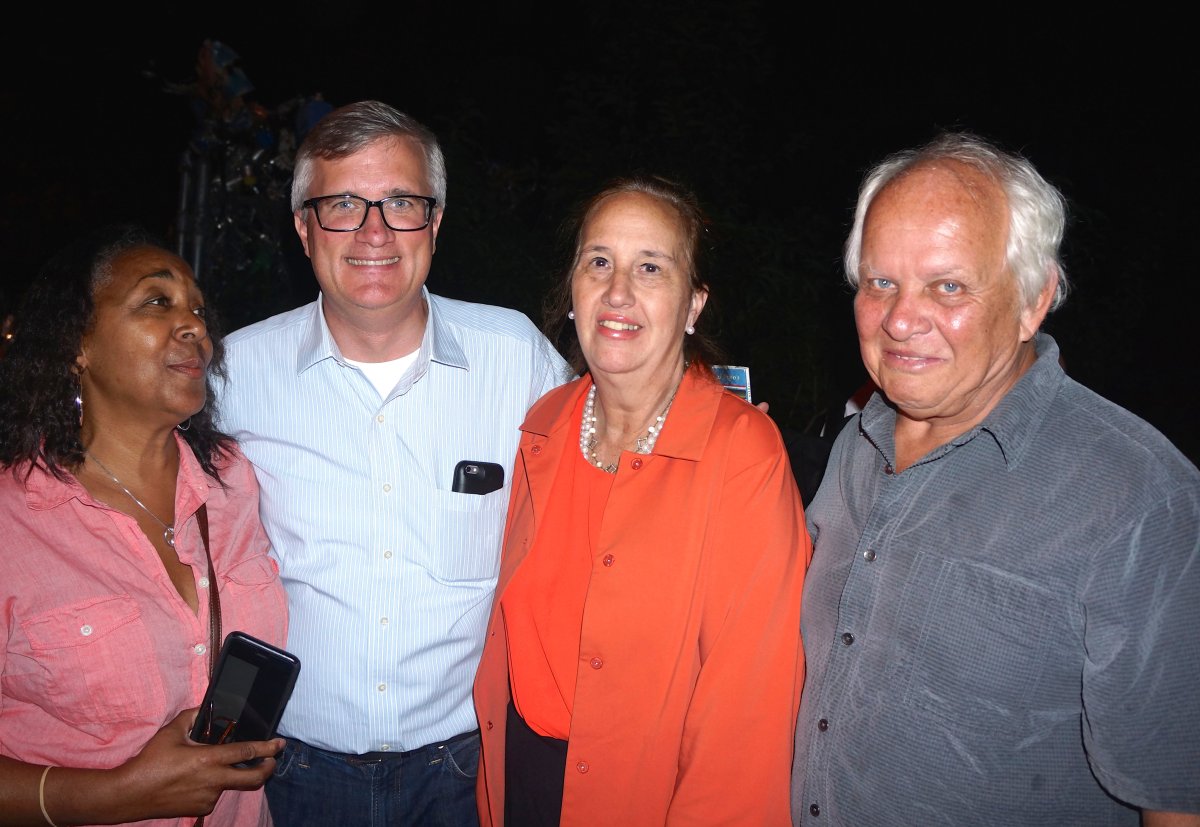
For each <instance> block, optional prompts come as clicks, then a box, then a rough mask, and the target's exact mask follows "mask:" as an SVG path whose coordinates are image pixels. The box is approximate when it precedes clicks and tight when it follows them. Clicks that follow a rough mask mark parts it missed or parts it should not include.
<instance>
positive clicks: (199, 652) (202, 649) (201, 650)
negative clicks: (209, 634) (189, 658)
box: [192, 643, 208, 655]
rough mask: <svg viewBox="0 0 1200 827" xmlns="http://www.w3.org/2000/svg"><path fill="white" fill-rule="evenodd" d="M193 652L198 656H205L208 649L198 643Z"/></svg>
mask: <svg viewBox="0 0 1200 827" xmlns="http://www.w3.org/2000/svg"><path fill="white" fill-rule="evenodd" d="M192 651H193V652H195V653H196V654H197V655H203V654H204V653H205V652H207V651H208V647H207V646H205V645H204V644H203V643H197V644H196V645H195V646H193V647H192Z"/></svg>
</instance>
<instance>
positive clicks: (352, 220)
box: [301, 195, 437, 233]
mask: <svg viewBox="0 0 1200 827" xmlns="http://www.w3.org/2000/svg"><path fill="white" fill-rule="evenodd" d="M301 206H304V207H310V208H311V209H312V211H313V212H314V213H316V215H317V223H318V224H320V225H321V229H322V230H328V231H329V232H331V233H352V232H354V231H355V230H358V229H361V228H362V225H363V224H366V223H367V212H368V211H369V210H370V209H371V207H379V214H380V215H381V216H383V223H384V224H386V225H387V226H388V228H389V229H392V230H396V231H397V232H401V233H408V232H412V231H413V230H423V229H425V228H426V227H428V226H429V221H430V219H432V218H433V208H434V207H436V206H437V199H436V198H434V197H432V196H429V195H390V196H388V197H387V198H384V199H383V200H382V201H369V200H368V199H366V198H362V197H360V196H357V195H322V196H319V197H317V198H310V199H308V200H307V201H305V202H304V203H303V204H302V205H301Z"/></svg>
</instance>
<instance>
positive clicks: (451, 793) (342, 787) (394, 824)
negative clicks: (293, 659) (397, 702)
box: [266, 730, 479, 827]
mask: <svg viewBox="0 0 1200 827" xmlns="http://www.w3.org/2000/svg"><path fill="white" fill-rule="evenodd" d="M478 772H479V731H478V730H475V731H474V732H468V733H465V734H463V735H458V736H455V737H454V738H451V739H450V740H448V741H442V742H440V743H437V744H430V745H428V746H424V747H418V748H416V749H413V750H409V751H408V752H395V753H392V752H373V753H368V754H366V755H346V754H343V753H340V752H329V751H327V750H323V749H317V748H316V747H313V746H309V745H308V744H306V743H304V742H303V741H297V740H295V739H292V738H289V739H288V742H287V746H286V747H284V749H283V753H282V754H281V755H280V756H279V765H278V766H277V767H276V768H275V774H274V775H273V776H272V777H271V778H270V779H269V780H268V781H267V785H266V792H267V803H268V805H270V808H271V818H272V820H273V821H274V822H275V827H479V812H478V810H477V809H476V805H475V776H476V775H477V774H478Z"/></svg>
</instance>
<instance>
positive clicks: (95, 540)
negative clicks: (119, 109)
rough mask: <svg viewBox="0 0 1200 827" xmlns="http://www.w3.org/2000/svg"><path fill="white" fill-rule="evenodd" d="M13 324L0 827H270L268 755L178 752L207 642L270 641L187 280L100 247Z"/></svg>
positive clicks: (254, 530)
mask: <svg viewBox="0 0 1200 827" xmlns="http://www.w3.org/2000/svg"><path fill="white" fill-rule="evenodd" d="M17 324H18V327H17V333H16V337H15V339H14V341H13V343H12V345H11V347H10V348H9V350H8V352H7V354H6V355H5V357H4V358H3V360H0V469H3V473H0V530H2V531H3V538H4V539H3V550H2V552H0V825H7V824H28V823H36V822H37V821H39V820H42V821H44V822H45V823H47V824H59V825H63V824H93V823H97V824H98V823H103V824H113V823H128V822H139V823H147V824H154V825H168V824H172V825H174V824H180V825H182V824H186V825H189V827H190V825H192V824H193V823H195V820H196V817H197V816H206V815H209V814H210V813H211V816H210V818H209V820H208V823H209V825H220V826H221V827H227V825H233V826H234V827H242V826H243V825H264V824H270V816H269V814H268V811H267V807H266V805H265V799H264V797H263V793H262V785H263V783H264V782H265V781H266V779H267V778H268V777H270V775H271V773H272V771H273V770H274V767H275V761H274V759H273V758H272V757H271V756H273V755H274V754H275V753H276V752H277V751H278V750H279V749H281V748H282V746H283V742H282V740H281V739H274V740H271V741H255V742H242V743H232V744H222V745H219V746H206V745H200V744H197V743H195V742H194V741H192V740H191V739H189V738H188V728H189V726H190V724H191V723H192V721H193V719H194V718H195V715H196V707H197V706H198V705H199V703H200V700H201V697H202V696H203V694H204V690H205V688H206V686H207V685H208V679H209V669H210V657H211V655H212V653H213V652H214V650H215V649H216V648H217V647H215V646H214V645H213V641H214V639H216V640H219V637H218V638H214V635H219V634H220V632H219V631H218V630H220V629H224V630H225V631H226V632H228V631H231V630H234V629H241V630H244V631H246V632H248V633H250V634H251V635H254V636H255V637H259V638H262V639H264V640H266V641H269V642H271V643H274V644H276V645H283V643H284V641H285V636H286V632H287V619H286V604H285V600H284V594H283V589H282V587H281V585H280V583H279V577H278V570H277V568H276V566H275V564H274V562H273V561H272V560H271V558H270V557H269V556H268V554H267V551H268V542H267V538H266V535H265V534H264V532H263V529H262V526H261V525H260V523H259V519H258V487H257V484H256V482H255V478H254V474H253V469H252V468H251V467H250V464H249V462H248V461H247V460H246V459H245V458H244V457H243V456H242V454H241V452H240V451H239V449H238V447H237V445H236V443H235V442H234V441H233V440H232V439H230V438H229V437H227V436H225V435H224V434H221V433H220V432H218V431H217V430H216V429H215V427H214V426H213V423H212V416H211V414H212V411H211V405H212V398H213V397H212V394H211V393H210V388H209V378H210V376H212V375H220V368H221V345H220V341H219V339H218V338H217V337H216V336H215V335H214V333H213V332H212V331H211V330H210V329H209V327H208V324H207V320H206V311H205V307H204V298H203V296H202V295H201V293H200V290H199V288H198V287H197V285H196V281H195V278H194V276H193V274H192V270H191V268H190V267H189V266H188V265H187V263H186V262H185V261H184V260H183V259H181V258H180V257H179V256H177V255H176V254H174V253H173V252H171V251H170V250H168V249H166V248H165V247H163V246H162V245H160V244H159V243H157V242H155V241H154V240H152V238H151V237H150V236H148V235H146V234H145V233H144V232H143V231H141V230H138V229H137V228H131V227H114V228H107V229H104V230H102V231H100V232H98V233H96V234H94V235H92V236H90V237H88V238H86V239H83V240H81V241H79V242H76V243H75V244H73V245H72V246H70V247H69V248H67V249H66V250H64V251H63V252H62V253H60V254H59V255H58V256H56V257H55V258H54V259H52V260H51V261H50V262H49V263H48V264H47V266H46V267H45V268H44V269H43V271H42V272H41V274H39V276H38V279H37V280H36V281H35V282H34V284H33V285H32V287H31V289H30V291H29V293H28V294H27V296H26V298H25V302H24V304H23V306H22V309H21V310H20V312H19V313H18V316H17ZM205 523H207V527H206V528H205ZM206 535H207V536H206ZM213 586H216V587H217V592H216V595H212V594H210V592H211V591H212V589H213ZM214 609H216V616H217V617H219V619H220V623H219V624H216V623H210V620H211V619H212V618H213V616H214V611H213V610H214ZM255 758H265V760H263V761H262V762H260V763H257V764H256V765H255V766H251V767H248V768H238V767H234V766H233V765H234V764H236V763H239V762H243V761H247V760H249V759H255Z"/></svg>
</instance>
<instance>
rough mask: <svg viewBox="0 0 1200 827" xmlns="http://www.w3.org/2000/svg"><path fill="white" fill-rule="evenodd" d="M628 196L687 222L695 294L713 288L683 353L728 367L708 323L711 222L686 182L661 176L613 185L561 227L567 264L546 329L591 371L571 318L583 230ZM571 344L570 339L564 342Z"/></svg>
mask: <svg viewBox="0 0 1200 827" xmlns="http://www.w3.org/2000/svg"><path fill="white" fill-rule="evenodd" d="M624 193H641V194H643V195H648V196H650V197H651V198H656V199H658V200H659V201H661V202H662V203H663V204H664V205H666V206H667V207H669V208H670V209H672V210H674V211H675V214H676V215H678V216H679V220H680V222H681V223H682V224H683V229H684V241H685V245H684V246H685V251H686V253H687V257H688V260H687V262H686V265H687V268H688V276H689V279H690V281H691V286H692V289H693V290H708V291H709V296H708V302H709V304H708V305H705V312H703V313H701V314H700V317H699V318H698V319H697V320H696V324H695V328H696V332H695V333H694V334H691V335H687V336H685V337H684V344H683V355H684V358H685V359H687V360H688V363H689V364H691V365H692V366H693V367H696V366H701V367H702V368H704V369H706V370H709V372H711V368H712V366H713V365H719V364H723V363H724V362H725V355H724V354H723V353H722V352H721V348H720V347H719V346H718V345H717V343H716V341H715V340H714V339H713V338H712V337H711V336H709V335H708V334H706V333H705V332H704V330H703V328H702V325H703V323H704V321H705V319H706V318H712V315H713V314H712V313H711V312H710V310H709V307H710V306H711V304H712V300H713V296H712V288H711V287H710V286H709V282H708V280H707V279H706V277H705V276H704V275H702V274H703V273H704V272H706V268H705V266H704V265H705V263H706V261H707V259H708V256H709V234H708V219H707V218H706V217H705V215H704V212H703V211H702V210H701V208H700V202H699V199H697V198H696V195H695V194H694V193H693V192H692V191H691V190H689V189H688V188H687V187H684V186H683V185H682V184H679V183H676V182H675V181H671V180H669V179H667V178H663V177H661V176H658V175H643V174H638V175H631V176H623V177H620V178H615V179H613V180H611V181H609V182H608V183H607V184H606V185H605V186H604V187H603V188H602V189H601V190H600V191H599V192H597V193H596V194H595V195H593V196H591V197H590V198H588V199H586V200H585V201H583V202H582V203H581V204H579V205H578V206H577V207H576V208H575V210H574V211H572V213H571V215H570V216H569V217H568V218H567V220H566V221H565V222H564V223H563V225H562V227H561V230H560V232H561V236H560V242H559V243H560V246H561V254H560V255H561V258H562V260H563V262H564V266H563V267H562V273H561V275H560V278H559V281H558V284H557V285H556V286H555V287H554V288H553V289H552V290H551V291H550V293H549V295H547V297H546V301H545V302H544V304H543V306H542V330H543V332H544V333H545V334H546V337H547V338H548V339H549V340H550V341H551V342H553V343H554V344H555V345H556V346H557V347H558V348H559V350H560V351H561V352H562V353H564V354H565V355H566V357H567V361H568V362H569V363H570V364H571V369H572V370H574V371H575V373H577V374H579V375H580V376H582V375H583V374H584V373H586V372H587V369H588V367H587V361H586V360H585V359H584V358H583V350H582V349H581V348H580V346H579V337H578V336H577V335H576V334H575V325H574V324H571V323H570V322H569V321H568V319H567V312H568V311H569V310H570V309H571V278H572V274H573V273H574V271H575V264H576V260H577V259H578V257H579V245H580V243H581V241H582V239H581V234H582V233H583V226H584V224H586V223H587V221H588V219H589V218H591V217H592V214H593V213H595V212H596V210H597V209H598V208H599V207H600V205H601V204H602V203H603V202H604V201H605V200H606V199H608V198H610V197H612V196H614V195H621V194H624ZM564 340H565V341H564Z"/></svg>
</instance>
